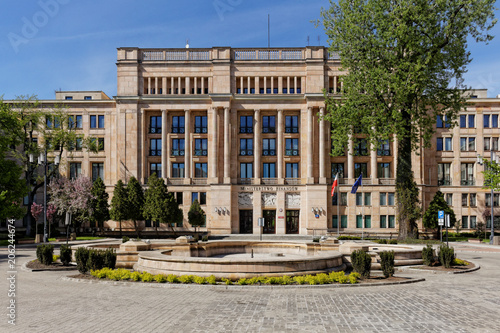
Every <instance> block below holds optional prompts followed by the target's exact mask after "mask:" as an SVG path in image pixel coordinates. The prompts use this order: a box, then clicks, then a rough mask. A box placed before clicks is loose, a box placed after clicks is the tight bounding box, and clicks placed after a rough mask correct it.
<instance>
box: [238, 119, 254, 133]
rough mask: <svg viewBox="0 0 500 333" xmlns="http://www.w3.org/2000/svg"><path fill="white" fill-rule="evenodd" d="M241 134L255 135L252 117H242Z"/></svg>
mask: <svg viewBox="0 0 500 333" xmlns="http://www.w3.org/2000/svg"><path fill="white" fill-rule="evenodd" d="M240 133H253V117H252V116H240Z"/></svg>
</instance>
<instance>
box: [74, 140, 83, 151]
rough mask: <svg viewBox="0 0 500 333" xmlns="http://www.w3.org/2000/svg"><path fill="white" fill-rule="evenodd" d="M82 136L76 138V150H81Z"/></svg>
mask: <svg viewBox="0 0 500 333" xmlns="http://www.w3.org/2000/svg"><path fill="white" fill-rule="evenodd" d="M82 145H83V144H82V138H76V145H75V146H76V150H77V151H79V150H82Z"/></svg>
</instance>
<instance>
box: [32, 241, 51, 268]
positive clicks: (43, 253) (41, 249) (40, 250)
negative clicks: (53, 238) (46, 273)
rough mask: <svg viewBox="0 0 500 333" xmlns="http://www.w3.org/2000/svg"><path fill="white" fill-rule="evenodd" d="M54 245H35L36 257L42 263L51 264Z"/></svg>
mask: <svg viewBox="0 0 500 333" xmlns="http://www.w3.org/2000/svg"><path fill="white" fill-rule="evenodd" d="M53 255H54V245H50V244H40V245H38V246H37V247H36V257H37V259H38V261H39V262H40V263H42V264H44V265H47V266H48V265H51V264H52V261H53V260H54V257H53Z"/></svg>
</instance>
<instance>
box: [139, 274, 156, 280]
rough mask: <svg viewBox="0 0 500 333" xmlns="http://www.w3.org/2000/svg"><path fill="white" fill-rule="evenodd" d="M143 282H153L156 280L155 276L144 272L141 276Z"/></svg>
mask: <svg viewBox="0 0 500 333" xmlns="http://www.w3.org/2000/svg"><path fill="white" fill-rule="evenodd" d="M141 280H142V282H151V281H153V280H154V275H153V274H151V273H148V272H144V273H142V274H141Z"/></svg>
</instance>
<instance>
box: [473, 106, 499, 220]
mask: <svg viewBox="0 0 500 333" xmlns="http://www.w3.org/2000/svg"><path fill="white" fill-rule="evenodd" d="M491 128H498V115H497V114H493V115H491ZM471 217H472V216H471Z"/></svg>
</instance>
